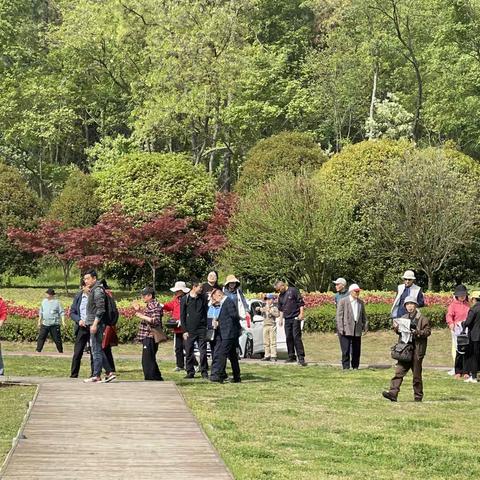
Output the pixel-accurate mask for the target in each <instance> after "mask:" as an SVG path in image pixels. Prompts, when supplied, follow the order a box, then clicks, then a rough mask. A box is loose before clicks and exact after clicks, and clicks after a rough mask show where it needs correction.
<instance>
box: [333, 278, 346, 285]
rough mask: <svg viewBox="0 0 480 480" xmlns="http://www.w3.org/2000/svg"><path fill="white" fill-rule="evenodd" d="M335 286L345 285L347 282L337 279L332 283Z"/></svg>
mask: <svg viewBox="0 0 480 480" xmlns="http://www.w3.org/2000/svg"><path fill="white" fill-rule="evenodd" d="M333 283H334V284H335V285H339V284H340V285H346V284H347V281H346V280H345V279H344V278H343V277H338V278H337V279H336V280H334V282H333Z"/></svg>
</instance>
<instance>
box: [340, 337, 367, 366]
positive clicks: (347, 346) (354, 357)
mask: <svg viewBox="0 0 480 480" xmlns="http://www.w3.org/2000/svg"><path fill="white" fill-rule="evenodd" d="M338 340H339V341H340V348H341V349H342V367H343V369H344V370H348V369H349V368H350V366H351V367H352V368H358V366H359V365H360V353H361V350H362V337H353V336H351V335H338Z"/></svg>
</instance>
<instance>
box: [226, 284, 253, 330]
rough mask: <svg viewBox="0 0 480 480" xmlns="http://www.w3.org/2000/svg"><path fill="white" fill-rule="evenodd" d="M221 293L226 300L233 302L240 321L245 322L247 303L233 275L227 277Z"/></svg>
mask: <svg viewBox="0 0 480 480" xmlns="http://www.w3.org/2000/svg"><path fill="white" fill-rule="evenodd" d="M223 293H224V294H225V295H226V296H227V297H228V298H230V299H231V300H233V302H234V303H235V305H236V306H237V310H238V314H239V316H240V320H246V319H247V314H248V303H247V300H246V298H245V295H244V294H243V292H242V289H241V288H240V280H238V278H237V277H236V276H235V275H228V276H227V278H226V280H225V286H224V287H223ZM248 317H249V315H248ZM247 323H248V322H247ZM247 326H248V325H247Z"/></svg>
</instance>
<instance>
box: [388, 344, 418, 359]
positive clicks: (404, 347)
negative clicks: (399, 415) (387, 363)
mask: <svg viewBox="0 0 480 480" xmlns="http://www.w3.org/2000/svg"><path fill="white" fill-rule="evenodd" d="M391 352H392V353H391V354H392V358H393V359H394V360H397V361H399V362H404V363H410V362H411V361H412V360H413V345H412V344H411V343H403V342H398V343H397V344H395V345H394V346H393V347H392V348H391Z"/></svg>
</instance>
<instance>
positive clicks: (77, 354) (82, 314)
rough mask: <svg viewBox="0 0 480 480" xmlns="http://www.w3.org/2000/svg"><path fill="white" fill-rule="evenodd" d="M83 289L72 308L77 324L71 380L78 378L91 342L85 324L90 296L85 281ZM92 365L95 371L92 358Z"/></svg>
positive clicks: (73, 318) (74, 300)
mask: <svg viewBox="0 0 480 480" xmlns="http://www.w3.org/2000/svg"><path fill="white" fill-rule="evenodd" d="M81 287H82V288H81V290H80V291H79V292H78V293H77V294H76V295H75V298H74V299H73V303H72V306H71V307H70V318H71V319H72V320H73V321H74V322H75V327H74V328H75V330H74V333H75V345H74V347H73V357H72V366H71V369H70V378H78V374H79V372H80V365H81V362H82V357H83V352H84V350H85V346H86V345H87V343H88V342H89V341H90V329H89V328H88V327H87V325H86V324H85V320H86V318H87V302H88V294H89V292H90V289H89V288H88V287H87V286H86V285H85V282H84V281H83V280H82V284H81ZM90 364H91V369H92V371H93V365H92V356H90ZM92 375H93V374H92ZM92 375H90V376H92Z"/></svg>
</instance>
